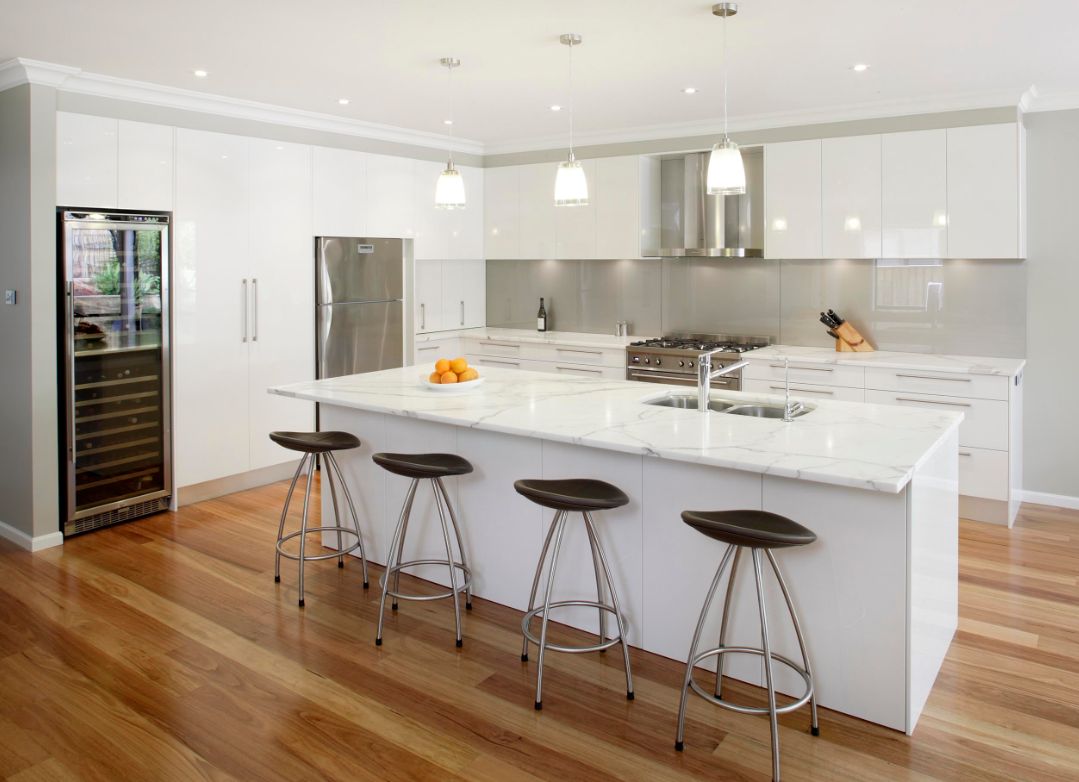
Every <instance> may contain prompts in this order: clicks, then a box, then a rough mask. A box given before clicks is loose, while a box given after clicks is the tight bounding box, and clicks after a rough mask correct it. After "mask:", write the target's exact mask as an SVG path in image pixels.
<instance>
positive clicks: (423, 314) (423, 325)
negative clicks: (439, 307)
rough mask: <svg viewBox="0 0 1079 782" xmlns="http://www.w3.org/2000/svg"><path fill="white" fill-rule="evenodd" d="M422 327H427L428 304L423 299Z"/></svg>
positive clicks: (421, 306) (421, 311) (421, 307)
mask: <svg viewBox="0 0 1079 782" xmlns="http://www.w3.org/2000/svg"><path fill="white" fill-rule="evenodd" d="M420 328H421V329H425V328H427V306H426V305H425V304H424V303H423V302H422V301H421V302H420Z"/></svg>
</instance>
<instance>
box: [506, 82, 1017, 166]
mask: <svg viewBox="0 0 1079 782" xmlns="http://www.w3.org/2000/svg"><path fill="white" fill-rule="evenodd" d="M1020 97H1021V94H1020V91H1019V90H1016V89H1012V90H991V91H986V92H976V93H966V94H961V95H950V96H939V97H933V98H921V99H912V100H896V101H878V102H875V103H863V104H857V105H847V106H833V107H828V108H823V109H812V110H808V111H789V112H775V113H769V114H757V115H752V116H744V117H732V118H731V119H730V122H729V132H730V133H732V134H734V133H747V132H752V131H755V130H771V129H774V128H789V127H796V126H800V125H822V124H833V123H838V122H854V121H860V120H871V119H887V118H890V117H902V116H910V115H914V114H940V113H944V112H951V111H968V110H973V109H991V108H1000V107H1002V106H1018V105H1019V99H1020ZM722 134H723V120H722V118H719V117H715V118H710V119H707V120H699V121H695V122H678V123H668V124H662V125H643V126H638V127H635V128H624V129H621V130H611V131H591V132H589V131H585V132H581V131H576V132H575V133H574V146H575V147H578V148H580V147H586V146H596V145H601V144H622V143H632V142H638V141H659V140H663V139H681V138H693V137H696V136H720V135H722ZM566 143H567V136H566V134H559V135H554V136H543V137H534V138H525V139H518V140H513V141H505V142H499V143H493V144H487V145H486V147H485V154H487V155H500V154H509V153H516V152H537V151H540V150H547V149H556V148H558V147H564V146H566Z"/></svg>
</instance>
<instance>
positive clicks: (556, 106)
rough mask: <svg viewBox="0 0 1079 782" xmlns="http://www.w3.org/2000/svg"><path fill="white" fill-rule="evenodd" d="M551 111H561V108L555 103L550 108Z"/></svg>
mask: <svg viewBox="0 0 1079 782" xmlns="http://www.w3.org/2000/svg"><path fill="white" fill-rule="evenodd" d="M551 111H562V107H561V106H559V105H558V104H557V103H556V104H555V105H553V106H551Z"/></svg>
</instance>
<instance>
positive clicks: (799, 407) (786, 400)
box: [783, 358, 805, 424]
mask: <svg viewBox="0 0 1079 782" xmlns="http://www.w3.org/2000/svg"><path fill="white" fill-rule="evenodd" d="M783 389H784V390H783V421H784V422H785V423H788V424H789V423H790V422H791V421H793V420H794V416H796V415H798V414H799V413H800V412H802V411H803V410H804V409H805V405H804V404H802V403H801V402H795V403H794V404H793V405H792V404H791V360H790V359H789V358H785V359H783Z"/></svg>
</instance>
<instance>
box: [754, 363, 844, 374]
mask: <svg viewBox="0 0 1079 782" xmlns="http://www.w3.org/2000/svg"><path fill="white" fill-rule="evenodd" d="M768 366H770V367H771V368H772V369H785V367H784V366H783V364H769V365H768ZM790 368H791V369H804V370H805V371H807V372H835V368H834V367H799V366H795V365H794V364H791V367H790Z"/></svg>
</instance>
